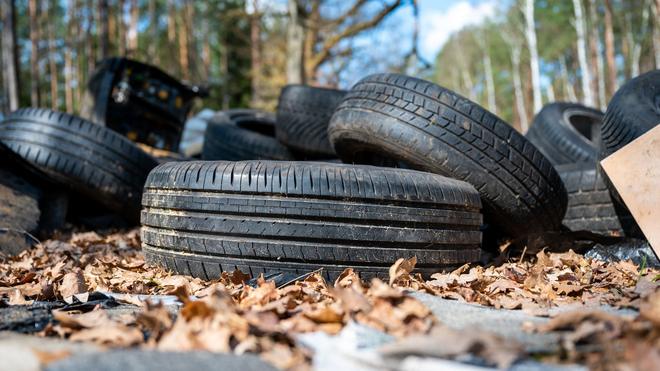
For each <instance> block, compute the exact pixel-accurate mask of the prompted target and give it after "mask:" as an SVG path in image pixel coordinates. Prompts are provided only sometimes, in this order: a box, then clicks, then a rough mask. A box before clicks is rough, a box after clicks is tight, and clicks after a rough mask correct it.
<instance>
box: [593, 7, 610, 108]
mask: <svg viewBox="0 0 660 371" xmlns="http://www.w3.org/2000/svg"><path fill="white" fill-rule="evenodd" d="M589 18H590V20H591V28H590V30H591V38H590V48H591V53H592V56H591V64H592V71H593V72H594V76H595V78H593V79H592V82H593V84H592V87H593V88H594V91H597V92H598V107H600V109H601V110H605V107H606V106H607V100H606V97H605V71H604V66H603V65H604V63H603V42H602V40H601V37H600V28H599V27H598V25H599V23H600V22H599V18H598V4H597V3H596V0H589Z"/></svg>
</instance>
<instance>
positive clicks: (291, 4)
mask: <svg viewBox="0 0 660 371" xmlns="http://www.w3.org/2000/svg"><path fill="white" fill-rule="evenodd" d="M287 6H288V10H289V21H288V23H287V32H286V49H287V56H286V81H287V83H288V84H304V83H305V76H304V71H303V42H304V33H305V31H304V29H303V26H302V19H301V17H300V14H299V9H298V1H297V0H288V1H287Z"/></svg>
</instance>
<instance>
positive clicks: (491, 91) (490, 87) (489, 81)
mask: <svg viewBox="0 0 660 371" xmlns="http://www.w3.org/2000/svg"><path fill="white" fill-rule="evenodd" d="M483 59H484V72H485V74H486V92H487V94H488V110H489V111H490V112H492V113H494V114H497V101H496V100H495V82H494V81H493V66H492V65H491V62H490V54H489V51H488V49H487V48H485V49H484V56H483Z"/></svg>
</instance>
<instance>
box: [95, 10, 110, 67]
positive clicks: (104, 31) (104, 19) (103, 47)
mask: <svg viewBox="0 0 660 371" xmlns="http://www.w3.org/2000/svg"><path fill="white" fill-rule="evenodd" d="M110 18H111V17H110V15H109V14H108V0H98V8H97V19H96V25H97V30H98V31H97V33H98V37H99V46H98V54H99V56H98V59H99V60H102V59H105V58H107V57H108V53H109V49H110V40H109V35H110V22H109V21H108V19H110Z"/></svg>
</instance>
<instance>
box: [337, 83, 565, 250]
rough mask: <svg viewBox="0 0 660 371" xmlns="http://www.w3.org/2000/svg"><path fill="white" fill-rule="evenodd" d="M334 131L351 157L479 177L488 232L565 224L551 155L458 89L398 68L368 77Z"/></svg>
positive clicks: (516, 232)
mask: <svg viewBox="0 0 660 371" xmlns="http://www.w3.org/2000/svg"><path fill="white" fill-rule="evenodd" d="M328 132H329V134H330V139H331V141H332V143H333V144H334V146H335V150H336V151H337V154H338V155H339V156H340V158H341V159H342V160H343V161H344V162H348V163H351V162H354V163H378V162H381V161H382V159H383V158H386V159H392V163H394V164H397V163H399V164H400V163H401V162H403V164H404V165H406V166H408V167H411V168H414V169H418V170H424V171H428V172H432V173H436V174H440V175H444V176H449V177H452V178H456V179H460V180H463V181H466V182H468V183H470V184H472V185H473V186H475V187H476V188H477V190H479V193H480V195H481V199H482V202H483V204H484V207H483V210H484V218H485V221H486V224H487V225H489V226H490V227H492V228H488V231H489V235H492V236H498V237H502V234H503V235H504V236H506V237H514V238H517V237H522V236H524V235H527V234H530V233H536V232H542V231H547V230H556V229H558V228H560V226H561V220H562V218H563V217H564V213H565V211H566V202H567V195H566V190H565V189H564V186H563V184H562V181H561V178H559V175H558V174H557V172H556V171H555V169H554V168H553V167H552V165H551V164H550V162H549V161H548V160H547V159H546V158H545V157H544V156H543V155H542V154H541V152H539V151H538V150H537V149H536V147H534V145H532V144H531V143H529V142H528V141H527V140H526V139H525V138H524V137H523V136H522V135H520V134H519V133H518V132H516V131H515V130H514V129H513V128H512V127H511V126H509V125H508V124H507V123H505V122H504V121H502V120H501V119H499V118H498V117H497V116H495V115H493V114H491V113H490V112H488V111H486V110H485V109H484V108H482V107H480V106H479V105H477V104H475V103H473V102H471V101H469V100H467V99H466V98H463V97H461V96H460V95H458V94H456V93H454V92H453V91H451V90H447V89H445V88H442V87H440V86H438V85H435V84H433V83H430V82H427V81H424V80H420V79H416V78H412V77H407V76H402V75H397V74H378V75H372V76H369V77H367V78H365V79H363V80H362V81H360V82H358V83H357V84H356V85H355V86H354V87H353V89H352V90H351V91H350V92H349V93H348V94H347V96H346V98H345V99H344V101H343V102H342V103H341V104H340V105H339V107H338V108H337V110H336V111H335V114H334V115H333V116H332V120H331V122H330V127H329V131H328ZM382 162H385V163H387V161H382ZM491 232H492V233H491Z"/></svg>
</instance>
